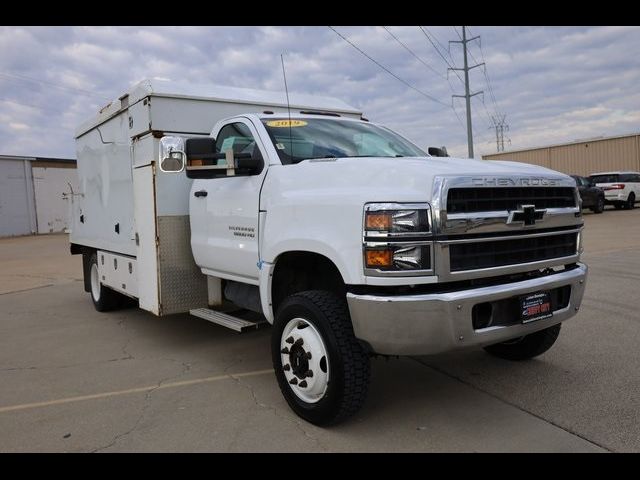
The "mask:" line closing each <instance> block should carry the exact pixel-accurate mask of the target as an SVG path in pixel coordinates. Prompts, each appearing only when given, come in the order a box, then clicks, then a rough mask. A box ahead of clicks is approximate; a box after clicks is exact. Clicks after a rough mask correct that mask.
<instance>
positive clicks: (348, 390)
mask: <svg viewBox="0 0 640 480" xmlns="http://www.w3.org/2000/svg"><path fill="white" fill-rule="evenodd" d="M273 327H274V328H273V333H272V339H271V352H272V359H273V367H274V370H275V373H276V377H277V379H278V384H279V385H280V390H281V391H282V394H283V395H284V398H285V399H286V401H287V403H288V404H289V406H290V407H291V409H292V410H293V411H294V412H295V413H296V414H298V415H299V416H300V417H302V418H304V419H305V420H307V421H308V422H311V423H313V424H316V425H329V424H336V423H339V422H341V421H343V420H345V419H346V418H348V417H349V416H351V415H353V414H354V413H355V412H357V411H358V410H359V409H360V407H362V405H363V404H364V401H365V399H366V397H367V391H368V387H369V355H368V354H367V352H366V351H365V349H364V348H363V346H362V345H361V344H360V343H359V342H358V340H357V339H356V338H355V336H354V334H353V327H352V326H351V321H350V318H349V311H348V308H347V305H346V301H345V300H344V298H341V297H339V296H338V295H336V294H334V293H332V292H328V291H322V290H310V291H305V292H301V293H298V294H295V295H292V296H290V297H288V298H287V299H286V300H285V301H284V302H283V304H282V306H281V307H280V308H279V309H278V314H277V316H276V319H275V321H274V324H273Z"/></svg>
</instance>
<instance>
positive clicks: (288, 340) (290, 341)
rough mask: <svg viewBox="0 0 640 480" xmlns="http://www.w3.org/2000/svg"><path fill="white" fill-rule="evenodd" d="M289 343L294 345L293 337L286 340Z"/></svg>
mask: <svg viewBox="0 0 640 480" xmlns="http://www.w3.org/2000/svg"><path fill="white" fill-rule="evenodd" d="M285 342H287V343H293V337H289V338H287V339H286V340H285Z"/></svg>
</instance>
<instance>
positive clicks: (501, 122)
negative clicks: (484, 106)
mask: <svg viewBox="0 0 640 480" xmlns="http://www.w3.org/2000/svg"><path fill="white" fill-rule="evenodd" d="M506 118H507V116H506V115H496V116H493V115H491V121H492V122H493V127H489V128H490V129H491V128H495V129H496V149H497V151H498V152H504V132H508V131H509V125H507V123H506V122H505V119H506Z"/></svg>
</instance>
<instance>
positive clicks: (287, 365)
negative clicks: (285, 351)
mask: <svg viewBox="0 0 640 480" xmlns="http://www.w3.org/2000/svg"><path fill="white" fill-rule="evenodd" d="M282 368H283V370H284V371H285V372H288V371H289V370H291V365H289V364H288V363H287V364H286V365H285V366H284V367H282Z"/></svg>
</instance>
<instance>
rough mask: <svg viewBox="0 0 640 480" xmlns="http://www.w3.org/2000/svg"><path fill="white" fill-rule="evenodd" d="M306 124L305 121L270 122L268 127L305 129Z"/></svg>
mask: <svg viewBox="0 0 640 480" xmlns="http://www.w3.org/2000/svg"><path fill="white" fill-rule="evenodd" d="M306 124H307V122H305V121H304V120H269V121H268V122H267V127H276V128H282V127H304V126H305V125H306Z"/></svg>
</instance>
